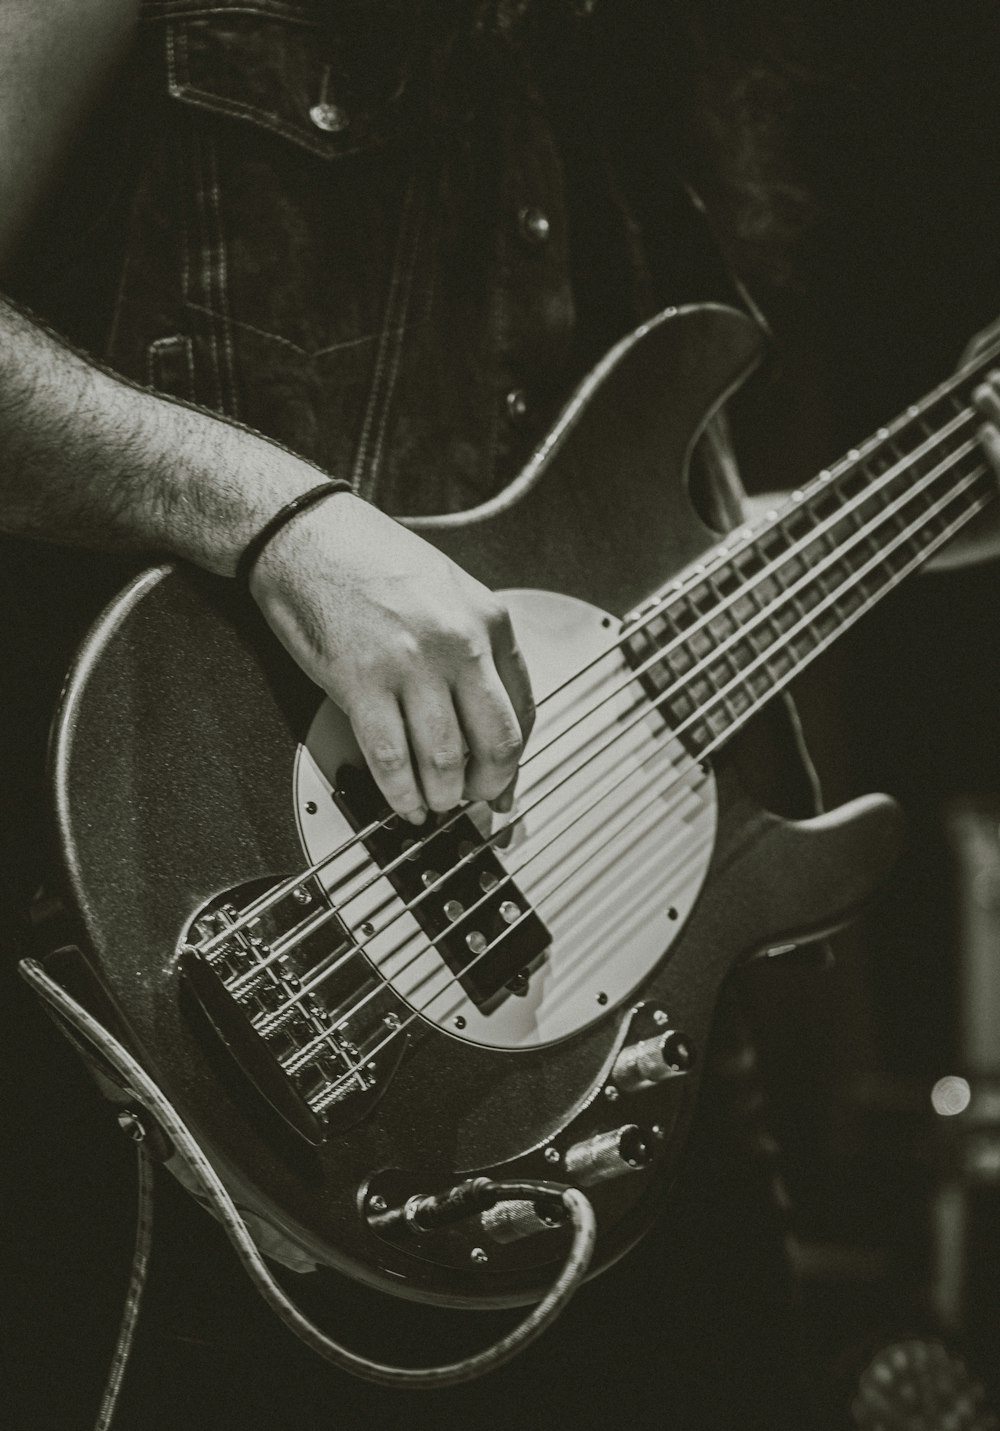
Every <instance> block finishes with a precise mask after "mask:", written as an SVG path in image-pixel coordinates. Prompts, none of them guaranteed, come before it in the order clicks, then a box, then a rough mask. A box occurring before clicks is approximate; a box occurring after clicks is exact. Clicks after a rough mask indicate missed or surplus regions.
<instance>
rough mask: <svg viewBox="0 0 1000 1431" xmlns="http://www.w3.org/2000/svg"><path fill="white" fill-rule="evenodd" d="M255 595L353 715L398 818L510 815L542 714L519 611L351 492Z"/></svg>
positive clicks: (305, 519) (291, 544)
mask: <svg viewBox="0 0 1000 1431" xmlns="http://www.w3.org/2000/svg"><path fill="white" fill-rule="evenodd" d="M251 589H252V591H253V595H254V597H255V598H256V600H257V602H258V603H259V605H260V607H261V610H262V611H263V612H264V615H265V617H266V618H267V620H268V622H269V624H270V625H271V627H272V628H273V630H274V631H275V633H276V634H277V635H278V637H279V638H280V639H281V641H282V642H283V644H284V645H285V647H286V648H287V650H288V651H289V652H290V654H291V655H292V656H293V657H294V659H295V661H296V662H297V663H298V665H300V666H301V667H302V669H303V670H304V671H305V673H306V675H308V676H309V677H310V678H311V679H312V680H313V681H315V682H316V684H317V685H318V686H320V687H321V688H322V689H323V690H325V691H326V692H327V693H328V695H329V696H330V697H331V698H332V699H333V700H334V701H335V702H336V704H337V705H338V706H340V708H341V709H342V710H343V711H345V712H346V714H347V715H348V716H349V718H350V721H351V725H352V727H353V729H354V734H355V736H356V738H357V741H358V744H359V745H360V747H361V751H362V754H363V755H364V757H365V759H366V761H367V762H368V765H369V767H370V769H371V772H372V775H373V776H374V777H375V780H376V781H377V783H378V785H379V787H380V789H381V790H382V793H383V794H384V795H385V798H386V799H387V800H388V802H389V804H390V805H391V806H392V808H393V809H394V810H395V811H397V812H398V813H399V814H400V815H403V816H405V817H406V818H407V819H408V820H411V821H413V823H415V824H419V823H421V822H422V821H423V819H424V818H425V816H426V813H427V809H428V807H429V808H430V809H431V810H437V811H441V810H449V809H451V808H452V806H454V805H457V804H458V802H459V801H460V800H461V799H462V798H465V799H468V800H489V801H491V802H493V803H494V804H496V805H497V807H498V808H501V809H505V808H509V804H510V800H511V798H512V793H513V782H514V778H515V775H516V772H517V762H518V759H519V757H520V755H521V751H522V749H523V746H524V741H525V740H526V738H527V735H528V732H529V731H530V729H531V724H532V720H533V705H532V700H531V688H530V684H529V681H528V675H527V671H526V669H525V665H524V661H523V659H522V657H521V653H520V652H519V650H518V648H517V642H516V641H515V639H514V633H513V631H512V629H511V625H510V618H509V616H508V614H507V610H506V608H505V607H504V605H503V603H502V602H500V601H499V600H497V598H496V597H494V596H493V595H492V593H491V592H489V591H488V590H487V589H486V587H484V586H482V585H481V584H480V583H479V582H478V581H475V580H474V579H473V578H472V577H471V576H469V575H468V574H467V573H466V572H464V571H462V570H461V569H460V568H459V567H457V566H456V565H455V563H454V562H452V561H450V560H449V559H448V558H447V557H445V556H442V555H441V553H440V552H438V551H436V550H435V549H434V548H433V547H432V546H430V545H429V544H428V543H427V542H425V541H424V540H423V539H422V538H421V537H418V536H416V535H415V534H414V533H412V532H410V531H407V529H406V528H405V527H402V526H400V524H399V523H398V522H395V521H393V520H392V519H391V518H390V517H386V516H384V515H383V514H382V513H381V512H379V511H377V510H376V509H375V508H374V507H371V506H369V505H368V504H367V503H365V502H362V501H359V500H358V498H356V497H353V496H351V495H349V494H347V493H341V494H339V495H336V496H332V497H331V498H330V499H329V500H328V501H326V502H321V503H320V504H319V505H318V506H317V507H314V508H312V509H311V510H310V511H308V512H303V513H302V514H301V515H300V516H298V517H296V518H295V519H294V520H293V521H291V522H290V523H289V524H288V526H286V527H284V528H282V529H281V530H280V531H279V532H278V533H277V534H276V535H275V536H274V537H273V538H272V540H271V541H270V542H269V543H268V545H267V546H266V547H265V549H264V551H263V553H262V554H261V556H260V558H259V560H258V561H257V564H256V566H255V568H254V572H253V577H252V581H251Z"/></svg>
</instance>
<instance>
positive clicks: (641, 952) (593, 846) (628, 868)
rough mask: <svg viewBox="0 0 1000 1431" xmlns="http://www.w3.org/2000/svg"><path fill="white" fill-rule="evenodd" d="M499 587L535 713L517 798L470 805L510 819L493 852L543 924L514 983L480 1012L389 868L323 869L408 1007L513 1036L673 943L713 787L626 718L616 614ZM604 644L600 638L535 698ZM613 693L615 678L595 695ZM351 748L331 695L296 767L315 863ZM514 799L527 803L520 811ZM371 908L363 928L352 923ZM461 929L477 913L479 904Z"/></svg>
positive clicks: (541, 1036)
mask: <svg viewBox="0 0 1000 1431" xmlns="http://www.w3.org/2000/svg"><path fill="white" fill-rule="evenodd" d="M501 594H502V596H503V599H504V601H505V602H506V604H507V606H508V608H509V610H510V614H511V618H512V620H513V624H514V629H515V631H516V633H517V639H518V642H519V643H520V646H521V650H522V652H523V653H524V657H525V660H526V662H527V665H528V670H529V672H530V674H531V680H532V686H533V689H534V693H535V699H536V702H537V705H538V719H537V722H536V725H535V728H534V730H533V731H532V734H531V738H530V740H529V742H528V746H527V749H526V750H525V753H524V757H523V760H522V771H521V776H520V779H519V782H518V795H517V803H516V805H515V808H514V810H513V811H512V812H511V814H510V815H504V816H496V815H493V814H492V812H491V811H489V810H488V809H487V808H486V807H485V806H476V807H474V808H473V809H472V810H471V811H470V813H471V814H472V816H473V818H474V819H475V820H476V823H477V824H478V825H479V826H480V828H482V829H483V830H484V831H487V829H488V828H491V829H492V830H493V831H496V830H497V829H499V828H501V827H502V826H503V825H505V824H507V823H510V824H512V825H513V829H512V830H511V832H510V836H509V843H505V840H504V838H503V837H500V838H499V839H498V841H497V844H496V847H495V848H496V853H497V855H498V857H499V859H500V862H501V864H502V865H503V866H504V867H505V869H506V870H507V871H508V872H509V873H510V874H511V875H512V876H513V879H514V882H515V883H516V885H517V887H518V888H519V889H520V891H521V893H522V894H523V895H524V896H525V898H526V899H527V900H528V901H529V902H530V904H531V905H532V906H533V908H534V909H535V911H536V912H537V913H538V915H539V916H540V918H541V919H542V920H543V921H544V923H545V924H546V926H547V927H548V929H549V932H550V933H551V935H552V945H551V947H550V948H549V949H548V951H547V952H546V953H545V954H544V955H543V956H542V959H541V961H540V962H538V963H536V965H535V967H534V968H533V969H532V971H531V973H530V977H529V979H528V983H527V989H526V991H525V992H524V993H519V994H513V993H512V994H510V995H509V996H508V997H506V998H504V999H503V1000H502V1001H501V1002H500V1003H499V1005H498V1006H497V1007H495V1008H492V1009H491V1011H490V1012H488V1013H484V1012H482V1011H481V1010H479V1009H478V1008H477V1007H476V1005H475V1004H474V1003H473V1002H472V1000H471V999H470V998H469V997H468V996H467V995H466V994H465V992H464V991H463V989H462V988H461V986H460V985H459V984H458V983H457V981H456V979H455V976H454V975H453V974H452V972H451V970H449V969H448V967H447V965H446V964H445V963H444V961H443V960H442V959H441V957H440V956H439V955H438V953H437V951H436V950H435V949H434V947H433V946H432V945H429V944H428V940H427V937H426V936H425V935H424V933H423V932H422V931H421V929H420V928H419V926H418V925H417V922H416V920H415V918H414V917H413V916H412V915H411V914H409V913H408V912H407V910H406V909H405V907H404V905H403V903H402V901H401V900H400V898H399V896H398V895H397V894H396V893H395V891H394V890H393V888H392V886H391V885H390V884H389V882H388V880H387V879H385V878H384V877H378V878H377V879H375V880H374V883H372V884H371V886H370V887H369V888H368V889H366V890H363V891H361V892H358V893H356V891H360V889H361V886H362V885H364V884H367V883H368V882H369V881H370V880H371V879H372V876H373V875H374V874H375V872H376V866H375V865H374V863H373V862H372V861H371V859H370V858H369V857H368V855H367V854H366V853H365V851H364V850H363V849H360V848H359V847H355V848H354V849H352V850H350V851H349V852H347V853H346V854H343V855H340V856H338V857H337V859H335V860H333V861H331V862H330V864H329V865H327V866H326V867H325V868H324V870H323V872H322V874H321V875H320V878H321V879H322V881H323V883H324V885H325V886H326V888H327V890H328V891H331V892H332V891H333V890H336V896H335V902H336V904H337V905H338V908H339V911H340V917H341V919H342V920H343V922H344V924H345V925H346V926H347V928H348V930H349V931H350V932H351V933H352V934H353V936H354V937H355V938H356V939H357V940H358V941H359V942H364V944H365V951H364V952H365V955H366V956H367V957H368V959H369V960H370V961H371V963H372V964H373V965H374V966H375V968H376V969H377V970H378V972H379V974H380V975H381V976H382V978H384V979H385V980H386V981H387V982H388V983H390V984H391V985H392V987H393V989H394V990H395V992H396V993H397V994H398V995H399V996H400V997H401V998H402V999H404V1000H405V1001H406V1003H407V1004H409V1005H410V1007H411V1008H412V1009H414V1010H415V1011H416V1012H418V1013H419V1014H420V1015H421V1016H422V1017H423V1018H425V1019H427V1020H429V1021H430V1022H431V1023H433V1024H436V1025H437V1026H438V1027H439V1028H440V1029H442V1030H444V1031H445V1032H447V1033H450V1034H452V1035H453V1036H454V1037H456V1038H461V1039H466V1040H468V1041H469V1042H470V1043H476V1044H484V1045H487V1046H489V1047H493V1048H503V1049H519V1048H535V1047H538V1046H539V1045H542V1044H548V1043H554V1042H556V1041H558V1040H560V1039H564V1038H567V1037H568V1036H569V1035H570V1034H573V1033H575V1032H576V1031H577V1030H579V1029H582V1028H584V1027H585V1026H586V1025H587V1024H589V1023H591V1022H592V1021H593V1020H595V1019H597V1018H601V1017H603V1016H605V1015H606V1014H607V1012H608V1010H609V1009H612V1008H614V1007H615V1006H616V1005H617V1004H620V1003H623V1002H624V1001H625V1000H627V999H628V997H629V995H630V994H631V993H632V992H633V990H635V989H636V988H637V986H638V985H640V984H641V983H642V981H643V980H644V979H645V978H646V976H647V975H648V973H649V972H650V970H651V969H652V968H653V966H654V965H655V964H657V963H658V962H659V960H660V959H661V958H662V957H663V955H664V954H665V953H666V951H667V950H668V949H669V948H670V945H671V944H672V942H673V941H674V939H676V937H677V934H678V933H679V931H680V930H681V929H682V928H683V925H684V922H685V920H686V919H687V917H688V915H689V913H690V911H691V908H692V906H693V904H694V902H695V900H696V898H697V896H698V892H699V890H700V889H701V886H702V883H703V881H704V878H705V873H706V871H707V869H708V864H709V860H710V859H711V855H712V848H713V845H714V841H715V824H716V794H715V779H714V776H713V775H712V774H711V772H710V771H709V770H702V768H701V767H700V766H699V764H698V763H697V762H696V761H695V760H694V759H693V758H692V757H691V756H690V755H689V754H688V752H687V751H686V750H685V749H684V746H683V745H682V743H681V742H680V741H679V740H678V739H677V738H676V737H674V736H671V735H670V734H669V732H667V731H666V730H665V729H664V726H663V722H662V721H661V719H660V718H659V716H658V715H656V714H655V713H654V712H650V713H649V715H648V716H647V717H646V718H639V717H638V712H639V711H640V710H641V709H642V707H643V705H645V704H647V701H646V697H645V695H644V694H643V691H642V688H641V686H640V684H639V682H638V681H636V680H633V681H631V682H630V681H628V676H629V674H630V671H629V667H628V665H627V662H626V661H625V659H624V657H623V655H622V653H621V652H620V651H619V650H618V649H617V648H615V647H614V634H615V632H616V630H617V625H618V623H617V622H616V621H614V620H613V619H612V618H610V617H608V616H606V615H605V613H604V612H602V611H598V610H597V609H596V608H595V607H593V606H590V605H588V604H587V603H586V602H583V601H579V600H577V599H576V598H574V597H569V596H560V595H557V594H555V593H552V592H546V591H507V592H503V593H501ZM609 648H612V649H611V650H610V651H609ZM602 652H607V653H608V654H606V655H605V656H603V658H602V659H600V660H598V661H597V663H596V664H595V665H594V666H593V667H592V668H591V669H589V670H587V671H586V672H585V674H584V675H582V676H580V677H579V678H578V679H576V680H575V681H572V683H571V684H570V685H569V686H567V688H566V689H564V690H561V691H559V692H558V694H556V695H554V696H552V697H551V699H546V697H548V696H549V693H550V692H553V691H556V690H557V688H558V687H560V686H561V685H562V684H563V682H564V681H567V680H569V678H570V677H572V676H573V674H574V673H575V672H577V671H581V670H583V668H584V667H586V666H588V664H589V663H590V662H591V661H594V659H595V658H596V657H600V656H601V653H602ZM618 687H624V689H622V690H621V691H618V690H617V688H618ZM611 691H617V694H614V695H611V696H610V699H607V700H605V701H604V702H603V704H600V705H598V702H600V701H601V700H602V697H604V696H606V695H608V693H609V692H611ZM581 715H584V719H583V720H581V721H580V723H579V724H577V725H575V726H574V729H573V730H572V731H566V727H567V726H569V725H570V724H571V723H572V722H574V721H576V720H577V718H578V717H579V716H581ZM629 726H631V729H628V730H626V727H629ZM560 732H566V733H565V734H562V735H560ZM554 737H558V738H556V739H555V740H554V743H553V744H552V745H551V747H550V748H548V749H543V747H549V744H550V741H553V738H554ZM605 746H607V749H605V750H602V747H605ZM536 751H537V752H541V753H540V754H538V755H537V757H536V758H533V756H534V753H535V752H536ZM598 751H600V752H601V753H600V754H597V755H596V756H595V757H594V758H593V759H590V760H589V761H588V757H590V756H593V755H594V753H595V752H598ZM345 760H352V761H354V762H355V763H360V762H359V757H358V754H357V746H356V745H355V743H354V740H353V737H352V735H351V732H350V727H349V725H348V723H347V720H346V718H345V717H344V716H343V714H342V713H341V712H340V711H339V710H338V709H337V708H336V706H334V705H333V704H332V703H331V702H330V701H326V702H324V704H323V705H322V707H321V708H320V710H319V711H318V713H317V715H316V718H315V720H314V721H313V723H312V726H311V727H310V730H309V734H308V736H307V739H306V744H305V745H304V746H300V747H299V751H298V758H297V760H296V765H295V792H294V798H295V808H296V816H297V820H298V826H299V832H300V837H301V839H302V844H303V848H304V850H305V852H306V854H307V856H308V858H309V860H310V861H311V862H315V861H318V860H319V859H321V858H322V857H323V856H324V855H326V854H328V853H329V852H330V851H331V850H333V849H336V848H337V847H338V846H340V845H342V844H343V843H344V842H345V841H348V840H349V839H350V838H351V834H352V831H351V828H350V826H349V825H348V823H347V821H346V820H345V818H344V817H343V815H342V814H341V813H340V811H339V809H338V808H337V806H336V804H335V803H334V801H333V799H332V796H331V790H332V783H333V780H334V778H335V776H336V772H337V770H338V769H339V768H340V766H341V765H342V764H343V763H344V761H345ZM584 762H587V763H584ZM570 772H572V774H570ZM567 774H570V778H569V779H565V777H566V776H567ZM563 781H565V783H560V782H563ZM557 786H558V788H556V787H557ZM520 811H526V812H527V813H526V814H525V816H524V818H523V819H521V818H519V812H520ZM489 821H492V825H491V826H489V827H488V822H489ZM415 833H417V832H415ZM418 837H419V836H418ZM430 848H431V849H433V846H431V847H430ZM434 897H435V895H433V894H432V895H431V896H429V898H434ZM440 897H441V898H444V897H445V896H444V895H441V896H440ZM331 898H334V896H333V895H332V893H331ZM368 923H370V924H371V925H372V926H373V927H374V931H375V932H374V934H373V935H366V934H365V932H363V929H362V926H365V925H366V924H368ZM468 927H469V928H470V929H472V928H475V917H474V915H470V916H469V919H468Z"/></svg>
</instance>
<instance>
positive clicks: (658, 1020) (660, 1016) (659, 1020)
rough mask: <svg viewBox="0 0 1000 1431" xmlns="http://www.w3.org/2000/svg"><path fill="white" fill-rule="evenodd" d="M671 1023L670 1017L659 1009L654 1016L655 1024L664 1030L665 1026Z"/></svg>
mask: <svg viewBox="0 0 1000 1431" xmlns="http://www.w3.org/2000/svg"><path fill="white" fill-rule="evenodd" d="M669 1022H670V1017H669V1015H667V1014H665V1013H664V1012H663V1010H662V1009H657V1010H656V1012H655V1013H654V1015H653V1023H654V1024H657V1025H658V1026H659V1027H660V1028H661V1029H662V1028H663V1026H664V1025H665V1024H668V1023H669Z"/></svg>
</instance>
